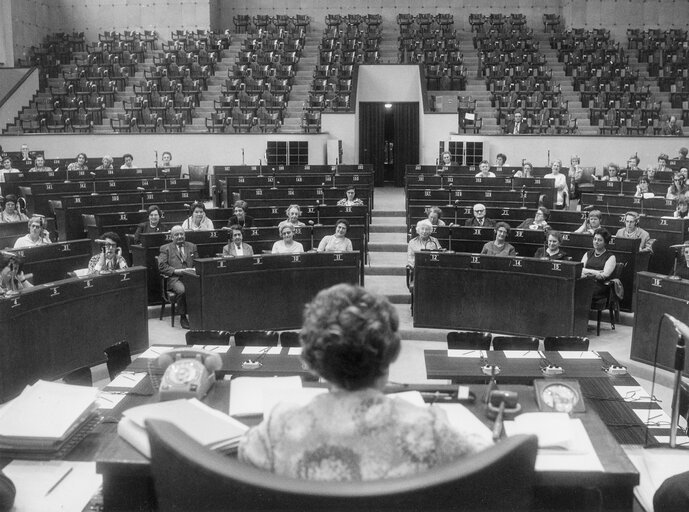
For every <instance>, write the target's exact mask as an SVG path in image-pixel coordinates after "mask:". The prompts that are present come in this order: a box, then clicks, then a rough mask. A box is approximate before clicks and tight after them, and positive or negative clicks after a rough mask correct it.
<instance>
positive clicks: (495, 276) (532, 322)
mask: <svg viewBox="0 0 689 512" xmlns="http://www.w3.org/2000/svg"><path fill="white" fill-rule="evenodd" d="M581 269H582V264H581V263H580V262H570V261H548V260H536V259H530V258H518V257H517V258H501V257H495V256H481V255H478V254H467V253H454V254H449V253H417V254H416V263H415V269H414V327H432V328H440V329H475V330H486V331H491V332H504V333H508V334H523V335H530V336H571V335H576V336H585V335H586V328H587V326H588V312H589V307H590V305H591V294H592V289H593V282H592V281H591V280H590V279H585V278H581V277H580V276H581Z"/></svg>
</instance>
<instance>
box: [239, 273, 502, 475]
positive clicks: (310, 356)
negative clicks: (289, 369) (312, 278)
mask: <svg viewBox="0 0 689 512" xmlns="http://www.w3.org/2000/svg"><path fill="white" fill-rule="evenodd" d="M398 328H399V318H398V316H397V312H396V311H395V309H394V308H393V306H392V305H391V304H390V303H389V302H388V300H387V299H386V298H384V297H381V296H378V295H375V294H373V293H371V292H368V291H366V290H365V289H364V288H361V287H359V286H352V285H349V284H339V285H335V286H333V287H331V288H328V289H326V290H323V291H321V292H320V293H319V294H318V295H317V296H316V298H315V299H314V300H313V301H312V302H311V303H310V304H308V305H307V306H306V311H305V313H304V325H303V327H302V330H301V334H300V339H301V344H302V355H301V357H302V359H303V361H304V362H305V363H306V364H307V365H308V366H309V368H310V370H311V371H312V372H313V373H314V374H316V375H317V376H318V377H321V378H322V379H324V380H326V381H327V382H328V383H329V384H330V390H329V392H327V393H323V394H321V395H318V396H316V397H315V398H314V399H312V400H311V402H309V403H308V404H306V405H304V406H296V405H293V404H284V403H283V404H278V405H277V406H276V407H275V408H274V409H273V410H272V411H271V413H270V415H269V416H268V417H267V418H265V419H264V420H263V422H262V423H261V424H260V425H258V426H256V427H254V428H252V429H251V430H249V431H248V432H247V434H246V436H245V438H244V439H243V440H242V442H241V443H240V445H239V458H240V459H241V460H243V461H245V462H248V463H250V464H252V465H254V466H257V467H260V468H263V469H266V470H268V471H273V472H275V473H278V474H280V475H285V476H291V477H294V478H302V479H310V480H331V481H335V480H337V481H359V480H375V479H380V478H393V477H400V476H404V475H410V474H414V473H418V472H421V471H425V470H427V469H429V468H432V467H434V466H439V465H442V464H446V463H448V462H450V461H453V460H456V459H458V458H460V457H462V456H464V455H468V454H471V453H474V452H477V451H479V450H482V449H484V448H486V447H488V446H490V445H491V444H492V440H491V439H490V433H488V432H487V431H486V432H485V433H484V432H483V431H481V430H473V429H471V428H466V427H465V428H463V429H462V430H457V429H455V428H454V427H453V426H451V425H450V424H449V423H448V420H447V417H446V415H445V413H444V411H442V410H440V409H439V408H437V407H434V406H424V407H420V406H418V405H412V404H411V403H409V402H406V401H404V400H402V399H400V398H394V397H391V396H388V395H385V394H384V393H383V391H382V390H383V388H384V386H385V384H386V382H387V379H388V370H389V366H390V364H391V363H392V362H393V361H394V360H395V359H396V358H397V356H398V354H399V351H400V337H399V334H398V333H397V329H398Z"/></svg>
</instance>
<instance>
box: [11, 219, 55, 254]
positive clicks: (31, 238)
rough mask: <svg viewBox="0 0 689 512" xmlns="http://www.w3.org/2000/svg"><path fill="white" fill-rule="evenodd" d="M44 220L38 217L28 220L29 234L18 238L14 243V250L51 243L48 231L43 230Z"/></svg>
mask: <svg viewBox="0 0 689 512" xmlns="http://www.w3.org/2000/svg"><path fill="white" fill-rule="evenodd" d="M44 222H45V219H44V218H43V217H40V216H38V215H34V216H33V217H31V219H29V234H28V235H24V236H23V237H21V238H18V239H17V241H16V242H14V248H15V249H21V248H23V247H36V246H38V245H46V244H49V243H52V242H51V241H50V237H49V236H48V230H47V229H45V228H44V224H43V223H44Z"/></svg>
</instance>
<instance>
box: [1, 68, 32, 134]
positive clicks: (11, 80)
mask: <svg viewBox="0 0 689 512" xmlns="http://www.w3.org/2000/svg"><path fill="white" fill-rule="evenodd" d="M27 74H28V76H27ZM24 76H27V78H26V80H24V81H23V82H22V83H21V84H20V85H19V87H18V88H17V89H16V90H15V91H14V93H13V94H12V96H11V97H9V98H7V100H6V101H4V102H2V99H3V98H4V97H5V94H7V93H8V92H9V90H10V89H12V87H14V86H15V84H17V82H19V81H20V80H22V79H23V77H24ZM37 90H38V69H37V68H34V69H33V70H32V69H29V68H14V69H13V68H7V69H0V131H2V130H4V129H5V128H6V127H7V125H8V124H9V123H12V122H14V118H15V117H16V116H17V112H20V111H21V110H22V108H23V107H24V106H25V105H28V104H29V102H30V101H31V98H33V95H34V94H36V91H37Z"/></svg>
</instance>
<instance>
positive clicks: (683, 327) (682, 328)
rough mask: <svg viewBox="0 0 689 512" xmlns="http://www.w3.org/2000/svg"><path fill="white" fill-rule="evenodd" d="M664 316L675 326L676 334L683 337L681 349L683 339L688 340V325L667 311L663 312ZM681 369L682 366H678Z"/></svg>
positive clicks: (683, 342)
mask: <svg viewBox="0 0 689 512" xmlns="http://www.w3.org/2000/svg"><path fill="white" fill-rule="evenodd" d="M664 316H665V317H666V318H667V319H668V320H670V322H671V323H672V326H673V327H674V328H675V332H677V336H680V337H681V338H683V339H682V349H684V344H685V340H689V327H688V326H687V324H685V323H684V322H681V321H680V320H677V319H676V318H675V317H674V316H672V315H670V314H669V313H665V314H664ZM683 369H684V368H683V367H682V368H680V370H683Z"/></svg>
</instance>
